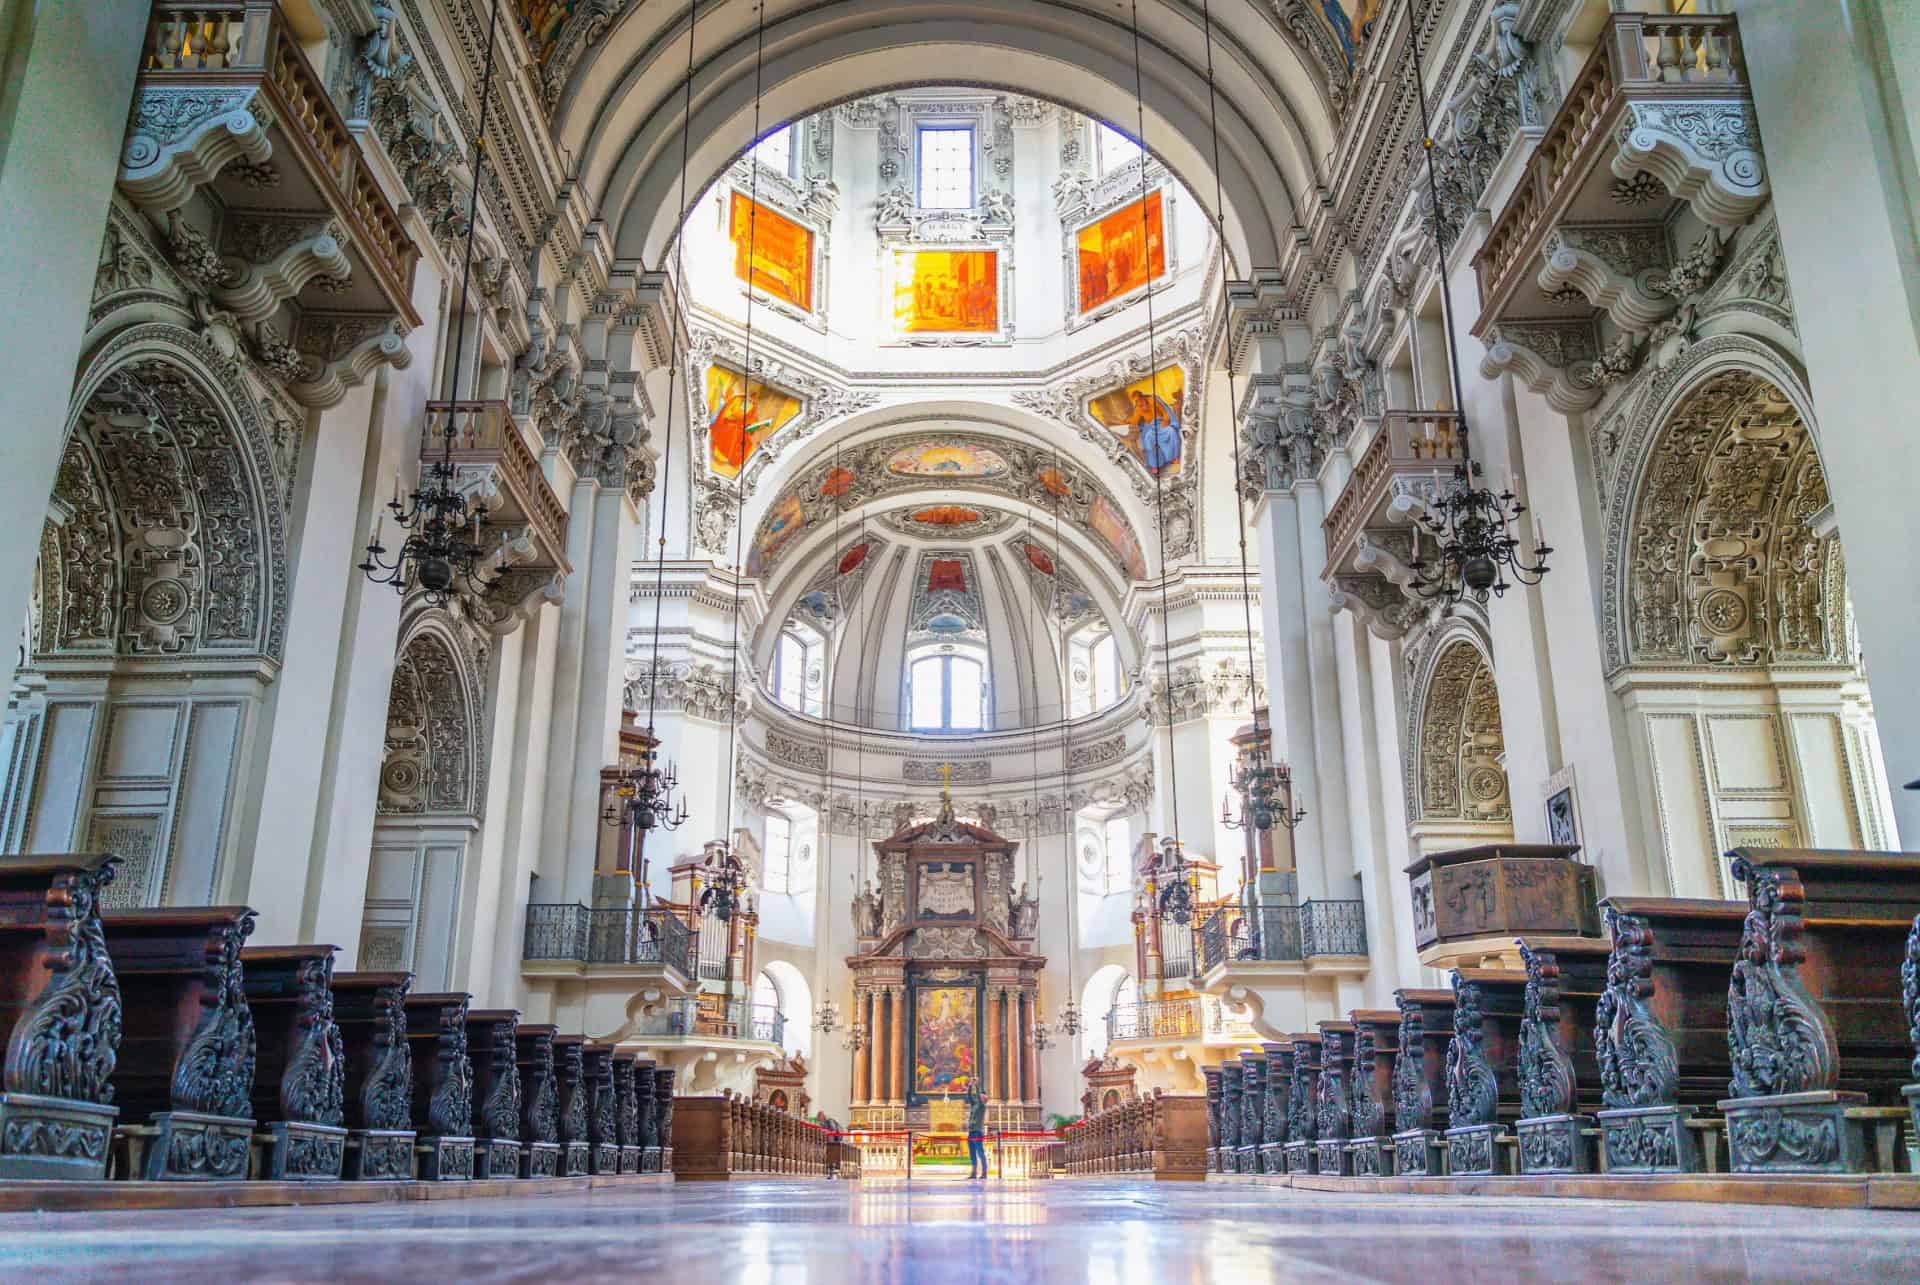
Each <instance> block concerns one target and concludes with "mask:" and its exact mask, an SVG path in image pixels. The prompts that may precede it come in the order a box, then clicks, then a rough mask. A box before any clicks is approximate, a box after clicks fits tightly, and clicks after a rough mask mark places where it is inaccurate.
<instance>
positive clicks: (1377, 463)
mask: <svg viewBox="0 0 1920 1285" xmlns="http://www.w3.org/2000/svg"><path fill="white" fill-rule="evenodd" d="M1462 458H1463V457H1462V451H1461V443H1460V417H1459V416H1458V415H1455V414H1453V413H1451V412H1446V411H1410V410H1390V411H1388V412H1387V413H1386V414H1385V415H1383V416H1382V417H1381V419H1380V428H1379V430H1378V431H1377V432H1376V433H1375V434H1374V435H1373V440H1372V441H1371V442H1369V443H1368V444H1367V449H1366V452H1365V453H1364V454H1363V455H1361V457H1360V461H1359V463H1357V464H1355V465H1354V468H1353V473H1352V475H1351V476H1349V477H1348V478H1347V484H1346V486H1345V487H1343V488H1342V489H1341V491H1340V495H1339V497H1338V498H1336V499H1335V500H1334V502H1333V507H1331V508H1330V509H1328V510H1327V516H1326V517H1325V518H1324V519H1323V520H1322V521H1321V523H1320V529H1321V531H1322V533H1323V534H1324V535H1325V537H1326V542H1327V565H1326V568H1325V569H1324V570H1323V571H1322V572H1321V573H1320V575H1321V579H1323V580H1325V581H1326V582H1327V583H1328V584H1329V585H1330V586H1332V587H1333V590H1334V594H1333V597H1334V604H1335V605H1336V606H1337V607H1348V608H1352V609H1354V610H1356V611H1358V612H1360V614H1361V615H1362V616H1364V617H1366V618H1367V619H1368V621H1369V623H1370V624H1372V625H1373V626H1374V628H1375V630H1376V632H1379V633H1381V634H1382V635H1383V636H1385V637H1398V636H1399V634H1400V633H1401V632H1404V630H1405V628H1406V624H1407V622H1408V620H1409V619H1410V606H1409V603H1408V601H1407V599H1406V598H1405V597H1404V595H1402V593H1401V591H1400V588H1399V586H1401V585H1404V584H1406V583H1407V582H1408V580H1409V579H1411V577H1412V572H1411V570H1410V569H1409V568H1408V566H1407V564H1408V563H1409V562H1411V561H1412V559H1413V557H1414V550H1413V539H1414V527H1413V525H1412V523H1413V520H1414V518H1416V517H1418V516H1419V515H1420V514H1421V513H1422V512H1423V511H1424V510H1425V507H1426V505H1427V504H1428V502H1430V501H1431V500H1432V499H1433V498H1434V496H1435V495H1436V494H1438V493H1439V492H1440V490H1441V489H1442V488H1443V487H1448V486H1451V485H1452V484H1453V470H1454V467H1455V466H1456V465H1458V464H1459V463H1460V462H1461V459H1462Z"/></svg>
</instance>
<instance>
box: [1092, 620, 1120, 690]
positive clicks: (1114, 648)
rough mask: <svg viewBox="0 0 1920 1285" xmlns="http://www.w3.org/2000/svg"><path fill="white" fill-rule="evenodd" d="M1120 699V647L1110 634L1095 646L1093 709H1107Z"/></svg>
mask: <svg viewBox="0 0 1920 1285" xmlns="http://www.w3.org/2000/svg"><path fill="white" fill-rule="evenodd" d="M1119 699H1120V647H1119V644H1117V643H1116V642H1114V640H1113V635H1112V634H1108V635H1107V636H1106V637H1105V638H1102V639H1101V640H1100V641H1099V642H1097V643H1095V644H1094V645H1093V707H1094V708H1095V709H1105V708H1106V707H1107V706H1109V705H1111V704H1113V703H1114V702H1115V701H1117V700H1119Z"/></svg>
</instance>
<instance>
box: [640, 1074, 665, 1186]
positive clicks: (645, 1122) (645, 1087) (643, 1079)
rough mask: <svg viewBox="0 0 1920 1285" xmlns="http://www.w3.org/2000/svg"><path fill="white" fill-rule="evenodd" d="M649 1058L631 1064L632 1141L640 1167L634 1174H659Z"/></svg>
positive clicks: (652, 1081)
mask: <svg viewBox="0 0 1920 1285" xmlns="http://www.w3.org/2000/svg"><path fill="white" fill-rule="evenodd" d="M657 1078H658V1077H657V1075H656V1068H655V1066H654V1064H653V1061H652V1059H651V1058H644V1057H643V1058H636V1059H635V1060H634V1063H633V1107H634V1114H635V1117H636V1118H635V1125H634V1127H635V1130H636V1132H635V1134H634V1139H635V1141H636V1143H637V1144H638V1146H639V1148H640V1167H639V1168H638V1169H636V1170H634V1172H635V1173H659V1172H660V1131H659V1125H658V1122H657V1121H656V1119H655V1115H654V1105H653V1092H654V1083H655V1080H656V1079H657Z"/></svg>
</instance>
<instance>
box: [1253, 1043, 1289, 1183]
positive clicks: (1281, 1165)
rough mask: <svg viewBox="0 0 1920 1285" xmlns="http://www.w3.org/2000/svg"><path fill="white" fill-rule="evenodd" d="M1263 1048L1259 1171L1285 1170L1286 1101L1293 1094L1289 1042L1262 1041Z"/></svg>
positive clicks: (1281, 1171) (1276, 1171) (1280, 1171)
mask: <svg viewBox="0 0 1920 1285" xmlns="http://www.w3.org/2000/svg"><path fill="white" fill-rule="evenodd" d="M1261 1047H1262V1048H1264V1049H1266V1051H1267V1106H1266V1126H1265V1127H1264V1128H1263V1129H1262V1130H1261V1131H1260V1172H1261V1173H1285V1172H1286V1171H1287V1141H1288V1138H1287V1102H1288V1099H1289V1098H1290V1097H1291V1096H1292V1094H1293V1045H1291V1044H1288V1043H1285V1042H1284V1041H1281V1042H1275V1043H1272V1044H1263V1045H1262V1046H1261Z"/></svg>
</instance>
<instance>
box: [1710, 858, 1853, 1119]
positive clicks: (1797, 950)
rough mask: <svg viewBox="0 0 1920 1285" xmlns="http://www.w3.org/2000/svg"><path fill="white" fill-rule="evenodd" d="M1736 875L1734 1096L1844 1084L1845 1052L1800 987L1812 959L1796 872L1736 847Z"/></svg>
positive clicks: (1730, 1039) (1730, 1015)
mask: <svg viewBox="0 0 1920 1285" xmlns="http://www.w3.org/2000/svg"><path fill="white" fill-rule="evenodd" d="M1733 877H1734V878H1735V879H1736V880H1739V881H1741V882H1743V883H1745V884H1746V885H1747V898H1748V905H1749V907H1750V908H1749V910H1748V911H1747V919H1746V924H1745V926H1744V927H1743V928H1742V929H1741V933H1740V957H1739V959H1738V960H1736V961H1735V963H1734V965H1733V978H1732V980H1731V981H1729V982H1728V983H1727V1044H1728V1047H1729V1049H1730V1050H1731V1052H1732V1054H1733V1085H1732V1088H1731V1092H1732V1094H1733V1096H1734V1097H1736V1098H1751V1097H1761V1096H1764V1095H1767V1094H1773V1093H1808V1092H1813V1091H1816V1090H1822V1089H1831V1088H1833V1087H1835V1086H1836V1085H1837V1084H1838V1083H1839V1082H1840V1046H1839V1043H1838V1042H1837V1041H1836V1040H1835V1038H1834V1034H1833V1023H1832V1022H1830V1021H1829V1020H1828V1019H1827V1015H1826V1011H1825V1010H1824V1009H1822V1008H1821V1007H1820V1005H1819V1004H1818V1003H1817V1002H1816V1001H1815V1000H1814V998H1813V997H1812V996H1811V995H1809V994H1808V993H1807V989H1806V987H1805V986H1804V985H1802V984H1801V981H1800V964H1801V963H1802V962H1803V961H1804V960H1805V959H1806V957H1807V948H1806V923H1805V920H1804V918H1803V914H1802V911H1803V907H1804V904H1805V900H1806V890H1805V889H1804V887H1803V886H1802V885H1801V882H1800V876H1799V874H1798V873H1797V872H1795V871H1794V870H1792V869H1789V868H1787V867H1784V866H1764V865H1755V864H1753V862H1752V861H1750V860H1749V859H1748V857H1747V855H1746V850H1744V849H1736V850H1735V855H1734V860H1733Z"/></svg>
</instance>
